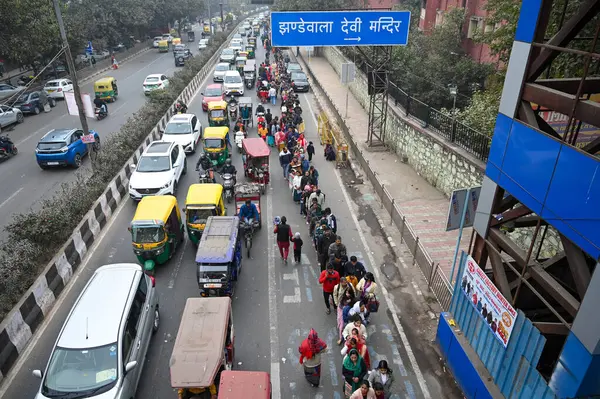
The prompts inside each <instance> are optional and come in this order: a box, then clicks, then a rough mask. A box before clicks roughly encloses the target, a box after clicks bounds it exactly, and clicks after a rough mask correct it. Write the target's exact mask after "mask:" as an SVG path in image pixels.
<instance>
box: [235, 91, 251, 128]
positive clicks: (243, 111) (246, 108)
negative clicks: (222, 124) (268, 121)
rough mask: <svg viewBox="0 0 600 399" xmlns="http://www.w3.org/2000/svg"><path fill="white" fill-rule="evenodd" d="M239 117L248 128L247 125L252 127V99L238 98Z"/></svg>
mask: <svg viewBox="0 0 600 399" xmlns="http://www.w3.org/2000/svg"><path fill="white" fill-rule="evenodd" d="M238 107H239V110H240V112H239V115H240V116H241V117H242V122H244V125H246V127H248V126H249V125H252V126H254V119H253V118H252V99H251V98H250V97H240V98H239V99H238Z"/></svg>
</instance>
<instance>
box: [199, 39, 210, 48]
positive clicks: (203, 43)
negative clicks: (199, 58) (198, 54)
mask: <svg viewBox="0 0 600 399" xmlns="http://www.w3.org/2000/svg"><path fill="white" fill-rule="evenodd" d="M207 46H208V39H200V41H199V42H198V50H203V49H205V48H206V47H207Z"/></svg>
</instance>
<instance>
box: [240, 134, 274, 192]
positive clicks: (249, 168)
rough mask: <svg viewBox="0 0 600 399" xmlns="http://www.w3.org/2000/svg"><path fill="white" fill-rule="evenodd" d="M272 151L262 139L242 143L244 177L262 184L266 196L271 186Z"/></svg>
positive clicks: (250, 138)
mask: <svg viewBox="0 0 600 399" xmlns="http://www.w3.org/2000/svg"><path fill="white" fill-rule="evenodd" d="M270 154H271V149H270V148H269V146H268V145H267V143H265V141H264V140H263V139H262V138H260V137H249V138H247V139H244V140H243V141H242V159H243V160H244V175H245V176H246V177H248V178H249V179H250V180H252V181H254V182H256V183H258V184H260V186H261V192H262V193H263V194H264V192H265V191H266V187H267V184H269V155H270Z"/></svg>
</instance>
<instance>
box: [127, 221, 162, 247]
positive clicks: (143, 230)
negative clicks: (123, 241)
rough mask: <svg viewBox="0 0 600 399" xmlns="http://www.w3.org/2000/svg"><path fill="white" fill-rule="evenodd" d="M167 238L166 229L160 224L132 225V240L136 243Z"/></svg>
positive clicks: (149, 242) (148, 242) (152, 241)
mask: <svg viewBox="0 0 600 399" xmlns="http://www.w3.org/2000/svg"><path fill="white" fill-rule="evenodd" d="M164 239H165V229H164V228H163V227H162V226H158V225H144V226H135V225H134V226H132V228H131V240H132V241H133V242H135V243H136V244H151V243H154V242H161V241H162V240H164Z"/></svg>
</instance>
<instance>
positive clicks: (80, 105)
mask: <svg viewBox="0 0 600 399" xmlns="http://www.w3.org/2000/svg"><path fill="white" fill-rule="evenodd" d="M52 4H53V5H54V12H55V13H56V21H57V22H58V29H59V30H60V38H61V39H62V42H63V46H64V47H65V58H66V59H67V66H68V67H69V73H70V74H71V81H72V82H73V92H74V94H75V104H77V109H78V110H79V121H80V122H81V128H82V129H83V134H84V135H86V136H87V135H88V134H90V131H89V127H88V123H87V119H86V116H85V109H84V108H83V101H82V100H81V91H80V90H79V83H78V81H77V70H76V69H75V64H74V63H73V57H72V56H71V49H70V48H69V41H68V40H67V32H66V30H65V23H64V21H63V18H62V13H61V11H60V5H59V4H58V0H52ZM90 147H91V148H90V150H91V151H90V159H91V160H92V170H93V165H94V162H93V161H94V160H95V158H96V157H95V154H94V155H92V153H93V152H94V151H93V149H92V148H93V146H90Z"/></svg>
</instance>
